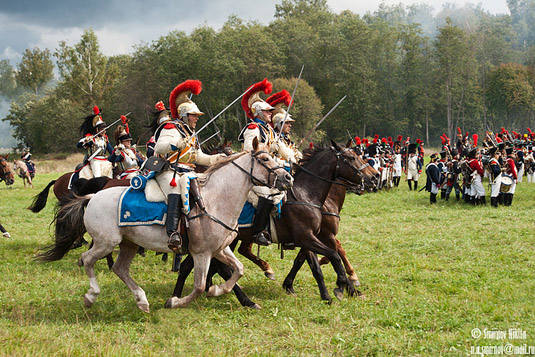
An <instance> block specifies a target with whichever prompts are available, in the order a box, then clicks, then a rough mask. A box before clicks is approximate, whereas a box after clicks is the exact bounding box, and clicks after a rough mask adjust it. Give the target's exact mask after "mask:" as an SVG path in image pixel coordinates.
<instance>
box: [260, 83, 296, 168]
mask: <svg viewBox="0 0 535 357" xmlns="http://www.w3.org/2000/svg"><path fill="white" fill-rule="evenodd" d="M266 102H267V103H268V104H269V105H271V106H272V107H274V108H275V109H274V110H273V112H272V119H271V122H272V123H273V127H274V128H275V131H276V132H277V133H279V135H280V136H279V142H278V143H277V144H278V145H279V150H278V151H279V152H281V153H283V155H281V156H280V157H281V158H282V159H283V160H285V161H286V162H288V163H289V164H290V165H291V164H295V163H296V162H297V161H299V160H301V159H302V158H303V154H302V153H301V152H300V151H299V149H298V148H297V147H296V146H295V143H294V142H293V141H292V139H291V137H290V131H291V130H292V123H293V122H295V120H294V119H293V118H292V116H291V115H290V114H287V113H286V110H284V108H283V107H282V106H283V105H286V106H287V107H288V106H290V104H291V102H292V96H291V95H290V93H289V92H288V91H287V90H286V89H283V90H282V91H280V92H278V93H275V94H273V95H272V96H270V97H268V98H267V99H266ZM285 117H286V121H285V120H284V118H285ZM283 122H284V126H283Z"/></svg>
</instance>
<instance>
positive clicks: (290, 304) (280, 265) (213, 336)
mask: <svg viewBox="0 0 535 357" xmlns="http://www.w3.org/2000/svg"><path fill="white" fill-rule="evenodd" d="M57 176H59V175H58V174H43V175H39V176H37V178H36V180H35V184H36V188H34V189H25V188H23V187H22V183H21V181H20V180H17V181H16V183H15V185H14V188H13V189H11V190H8V189H6V186H5V185H4V184H3V183H2V185H1V186H0V221H1V222H2V224H3V225H4V226H5V227H6V228H7V229H8V231H9V232H10V233H11V234H12V238H11V239H5V238H0V277H1V282H0V355H34V354H39V355H55V354H57V355H96V354H98V355H121V356H130V355H185V354H190V355H214V354H218V355H220V354H223V355H248V354H253V355H322V356H325V355H333V354H334V355H348V356H353V355H432V356H436V355H466V354H467V353H469V352H470V348H471V347H472V346H486V345H493V346H498V345H504V344H506V343H507V342H511V343H513V344H515V345H522V344H524V343H525V344H527V345H528V346H529V345H535V328H534V327H533V321H534V317H535V305H534V304H533V296H534V295H535V294H534V293H535V279H534V277H535V273H534V260H535V259H534V251H535V250H534V245H535V236H534V233H533V227H534V226H533V197H535V184H531V185H530V184H528V183H526V182H524V183H522V184H520V185H518V186H517V193H516V194H515V199H514V202H513V206H512V207H500V208H498V209H495V208H493V207H491V206H490V205H487V206H486V207H472V206H468V205H465V204H463V203H460V202H459V203H457V202H455V201H453V202H448V203H446V202H443V201H441V200H440V199H439V202H438V204H437V205H435V206H430V205H429V196H428V194H427V193H425V192H424V191H422V192H414V191H409V190H408V188H407V186H406V183H405V182H404V181H403V180H402V181H401V183H400V185H401V187H399V188H395V189H392V190H390V191H387V192H380V193H376V194H366V195H363V196H356V195H352V194H351V195H349V196H348V197H347V199H346V204H345V207H344V209H343V211H342V222H341V229H340V233H339V236H338V237H339V239H340V240H341V241H342V243H343V245H344V248H345V249H346V251H347V253H348V256H349V258H350V260H351V262H352V263H353V264H354V266H355V268H356V270H357V273H358V275H359V277H360V280H361V282H362V283H363V286H362V287H361V288H360V289H361V291H362V292H364V294H365V296H366V297H365V298H347V297H345V298H344V299H343V300H342V301H337V300H335V301H334V302H333V304H332V305H327V304H325V303H324V302H322V301H321V300H320V297H319V293H318V288H317V285H316V283H315V281H314V279H313V277H312V274H311V273H310V269H309V268H308V267H307V266H306V265H305V266H304V267H303V269H302V271H301V272H299V274H298V277H297V279H296V282H295V290H296V295H294V296H290V295H287V294H286V293H285V292H284V291H283V289H282V288H281V283H282V280H283V279H284V277H285V275H286V274H287V272H288V271H289V269H290V267H291V264H292V262H293V258H294V257H295V255H296V251H287V252H285V258H284V259H283V260H281V259H280V253H279V252H278V251H277V250H276V249H275V248H274V247H273V248H267V249H262V250H261V256H262V258H264V259H266V260H268V261H269V262H270V263H271V265H272V267H273V269H274V270H275V273H276V276H277V280H276V281H270V280H267V279H266V278H265V277H264V276H263V273H262V272H261V271H260V269H258V268H257V267H256V266H254V265H253V264H251V263H250V262H248V261H246V259H245V258H243V257H241V256H238V257H239V258H240V260H241V261H242V262H243V263H244V264H245V267H246V270H245V276H244V277H243V278H242V279H241V280H240V285H242V287H243V288H244V290H245V292H246V293H247V294H248V295H249V296H250V297H251V299H252V300H253V301H255V302H257V303H258V304H260V305H261V306H262V310H260V311H255V310H250V309H247V308H243V307H241V306H240V305H239V303H238V302H237V300H236V298H235V297H234V295H226V296H223V297H218V298H206V297H201V298H200V299H198V300H196V302H194V303H193V304H192V305H190V306H189V307H188V308H185V309H177V310H168V309H164V308H163V304H164V302H165V301H166V299H167V298H168V297H170V295H171V292H172V289H173V287H174V282H175V278H176V275H175V273H172V272H171V271H170V262H167V263H164V262H162V261H161V260H160V258H159V256H155V255H154V254H153V253H152V252H148V253H147V256H146V257H145V258H142V257H140V256H138V257H136V259H135V261H134V264H133V266H132V276H133V277H134V279H136V281H137V282H138V283H139V284H140V285H141V286H142V287H143V289H144V290H145V291H146V293H147V298H148V299H149V302H150V303H151V312H150V314H145V313H143V312H141V311H140V310H138V309H137V308H136V305H135V302H134V298H133V295H132V294H131V293H130V291H129V290H128V288H127V287H126V286H125V285H124V284H123V283H122V281H120V280H119V278H118V277H117V276H115V275H114V274H113V273H112V272H110V271H108V269H107V266H106V263H105V262H104V261H101V262H99V263H97V267H96V271H97V278H98V281H99V284H100V287H101V291H102V293H101V295H100V296H99V298H98V300H97V302H96V303H95V304H94V305H93V307H91V308H90V309H87V308H85V307H84V305H83V300H82V295H83V294H85V292H86V291H87V289H88V280H87V276H86V275H85V271H84V270H83V269H81V268H79V267H78V266H77V264H76V262H77V260H78V258H79V256H80V253H81V252H82V250H83V249H86V248H80V249H78V250H75V251H71V252H70V253H69V254H68V255H67V256H66V257H65V258H63V259H62V260H60V261H58V262H53V263H37V262H35V261H34V260H33V257H34V255H35V253H36V252H37V251H38V249H40V248H42V247H44V246H45V245H47V244H50V243H51V241H52V240H51V232H52V231H51V229H50V228H49V223H50V221H51V218H52V214H53V205H52V204H51V203H53V202H55V198H51V199H50V200H49V204H48V206H47V207H46V209H45V210H44V211H42V212H41V213H38V214H34V213H31V212H30V211H28V210H26V209H25V207H27V206H28V205H29V203H30V202H31V197H32V196H33V195H35V194H37V193H38V192H40V191H41V190H42V189H43V188H44V186H45V185H46V184H47V183H48V182H49V181H50V180H51V179H54V178H56V177H57ZM421 182H424V181H421ZM51 196H52V192H51ZM52 197H53V196H52ZM324 274H325V279H326V284H327V286H328V288H329V290H330V292H331V294H332V289H333V288H334V287H335V284H334V283H335V275H334V272H333V269H332V268H331V267H324ZM191 288H192V280H191V279H190V280H188V282H187V284H186V288H185V292H187V293H189V292H190V291H191ZM474 328H479V329H481V330H484V329H485V328H486V329H489V330H507V329H509V328H520V329H522V330H524V331H526V335H527V338H526V339H525V340H485V339H483V338H480V339H475V338H473V337H472V336H471V331H472V329H474Z"/></svg>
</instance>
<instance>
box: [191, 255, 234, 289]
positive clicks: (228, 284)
mask: <svg viewBox="0 0 535 357" xmlns="http://www.w3.org/2000/svg"><path fill="white" fill-rule="evenodd" d="M214 258H216V259H217V260H219V261H220V262H221V263H223V264H226V265H228V266H230V267H231V268H232V275H231V276H230V279H228V280H227V281H225V282H224V283H223V284H221V285H213V286H211V287H210V289H208V294H207V295H208V296H219V295H223V294H228V293H229V292H230V291H231V290H232V288H233V287H234V285H236V283H237V282H238V280H239V279H240V278H241V277H242V276H243V264H242V263H241V262H240V261H239V260H238V258H236V256H235V255H234V253H233V252H232V250H231V249H230V248H229V247H226V248H225V249H223V250H221V251H220V252H219V253H217V254H216V255H214ZM195 270H197V265H195Z"/></svg>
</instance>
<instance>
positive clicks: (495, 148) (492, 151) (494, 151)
mask: <svg viewBox="0 0 535 357" xmlns="http://www.w3.org/2000/svg"><path fill="white" fill-rule="evenodd" d="M496 151H498V148H497V147H496V146H494V147H491V148H490V149H489V155H491V156H494V154H496Z"/></svg>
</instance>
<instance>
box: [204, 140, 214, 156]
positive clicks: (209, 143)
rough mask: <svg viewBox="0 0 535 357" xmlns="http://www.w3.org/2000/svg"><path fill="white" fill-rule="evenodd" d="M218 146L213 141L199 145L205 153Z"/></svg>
mask: <svg viewBox="0 0 535 357" xmlns="http://www.w3.org/2000/svg"><path fill="white" fill-rule="evenodd" d="M217 147H218V144H217V142H215V141H209V142H208V143H206V144H205V145H201V150H202V152H203V153H205V154H210V153H211V152H212V151H214V150H215V149H216V148H217Z"/></svg>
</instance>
